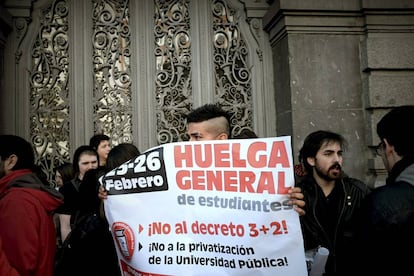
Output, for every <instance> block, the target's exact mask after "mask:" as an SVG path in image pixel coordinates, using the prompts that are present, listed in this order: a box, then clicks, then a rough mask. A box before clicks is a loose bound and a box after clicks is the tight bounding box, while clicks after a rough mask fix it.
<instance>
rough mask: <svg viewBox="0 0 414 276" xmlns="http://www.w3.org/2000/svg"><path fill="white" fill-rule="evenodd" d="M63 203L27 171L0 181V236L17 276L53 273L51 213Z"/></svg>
mask: <svg viewBox="0 0 414 276" xmlns="http://www.w3.org/2000/svg"><path fill="white" fill-rule="evenodd" d="M62 202H63V198H62V196H61V195H60V194H59V193H58V192H57V191H56V190H54V189H53V188H51V187H48V186H46V185H45V184H43V183H42V181H41V180H40V179H39V178H38V177H37V176H36V175H35V174H34V173H32V172H31V171H30V170H27V169H23V170H16V171H13V172H12V173H10V174H8V175H6V176H4V177H3V178H1V179H0V225H1V227H0V237H1V239H2V242H3V249H4V252H5V254H6V256H7V258H8V260H9V262H10V264H11V266H13V267H14V268H15V269H16V270H18V272H19V273H20V275H23V276H24V275H30V276H51V275H52V274H53V263H54V257H55V250H56V232H55V226H54V222H53V212H54V210H55V209H56V208H57V207H58V206H59V205H60V204H62ZM0 275H3V273H2V272H1V271H0Z"/></svg>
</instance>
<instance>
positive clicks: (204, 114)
mask: <svg viewBox="0 0 414 276" xmlns="http://www.w3.org/2000/svg"><path fill="white" fill-rule="evenodd" d="M219 117H224V118H226V121H227V130H228V131H227V132H228V133H227V134H228V136H229V137H230V134H231V127H230V126H231V123H230V122H231V121H230V114H229V113H228V112H227V111H225V110H224V109H222V108H221V107H220V106H218V105H216V104H205V105H202V106H200V107H198V108H196V109H194V110H193V111H191V112H190V113H188V114H187V115H186V116H185V118H186V119H187V124H188V123H201V122H204V121H207V120H210V119H214V118H219Z"/></svg>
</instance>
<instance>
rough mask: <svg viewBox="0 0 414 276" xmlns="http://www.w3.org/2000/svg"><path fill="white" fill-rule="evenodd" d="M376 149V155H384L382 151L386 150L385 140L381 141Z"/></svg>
mask: <svg viewBox="0 0 414 276" xmlns="http://www.w3.org/2000/svg"><path fill="white" fill-rule="evenodd" d="M374 150H375V154H376V155H378V156H382V153H383V152H384V142H382V141H381V143H379V144H378V145H377V146H375V147H374Z"/></svg>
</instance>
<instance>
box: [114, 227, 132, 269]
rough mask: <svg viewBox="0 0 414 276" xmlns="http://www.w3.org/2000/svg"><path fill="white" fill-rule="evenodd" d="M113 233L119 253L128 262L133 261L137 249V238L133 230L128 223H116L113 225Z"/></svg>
mask: <svg viewBox="0 0 414 276" xmlns="http://www.w3.org/2000/svg"><path fill="white" fill-rule="evenodd" d="M112 233H113V235H114V238H115V240H116V245H117V246H118V250H119V252H121V254H122V256H123V257H124V258H125V259H126V260H128V261H129V260H131V258H132V255H133V254H134V249H135V237H134V232H133V231H132V228H131V227H130V226H129V225H128V224H126V223H123V222H115V223H114V224H112Z"/></svg>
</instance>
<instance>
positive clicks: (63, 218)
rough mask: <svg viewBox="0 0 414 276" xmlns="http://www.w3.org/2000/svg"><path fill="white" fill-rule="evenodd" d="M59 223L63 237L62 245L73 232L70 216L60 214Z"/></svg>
mask: <svg viewBox="0 0 414 276" xmlns="http://www.w3.org/2000/svg"><path fill="white" fill-rule="evenodd" d="M59 222H60V236H61V239H62V243H63V242H64V241H65V240H66V238H67V237H68V235H69V233H70V231H71V228H70V215H66V214H59Z"/></svg>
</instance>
